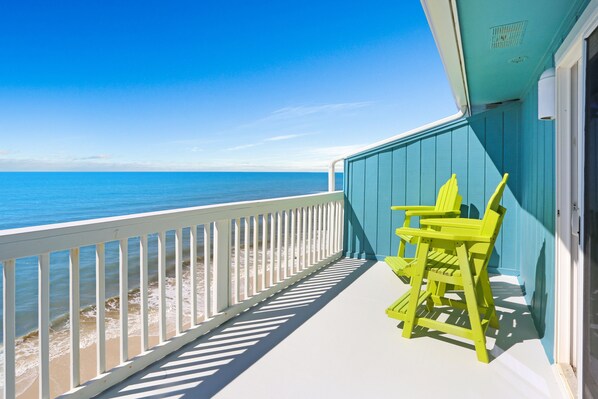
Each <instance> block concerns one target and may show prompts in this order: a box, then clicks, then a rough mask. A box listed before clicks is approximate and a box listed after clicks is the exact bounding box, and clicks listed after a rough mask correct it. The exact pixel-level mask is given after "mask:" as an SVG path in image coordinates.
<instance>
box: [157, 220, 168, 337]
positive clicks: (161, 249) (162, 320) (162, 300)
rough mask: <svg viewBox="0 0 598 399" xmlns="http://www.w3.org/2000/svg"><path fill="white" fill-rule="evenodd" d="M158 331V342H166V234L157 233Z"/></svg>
mask: <svg viewBox="0 0 598 399" xmlns="http://www.w3.org/2000/svg"><path fill="white" fill-rule="evenodd" d="M158 303H159V305H158V309H159V312H160V315H159V318H158V320H159V321H158V330H159V335H160V342H164V341H166V333H167V329H166V312H167V309H166V234H165V233H164V232H163V231H161V232H159V233H158Z"/></svg>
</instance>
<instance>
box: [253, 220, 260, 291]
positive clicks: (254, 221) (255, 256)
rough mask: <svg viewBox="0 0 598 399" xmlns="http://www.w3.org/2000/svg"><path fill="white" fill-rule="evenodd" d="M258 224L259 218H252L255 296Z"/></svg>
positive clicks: (255, 288) (254, 285)
mask: <svg viewBox="0 0 598 399" xmlns="http://www.w3.org/2000/svg"><path fill="white" fill-rule="evenodd" d="M259 229H260V224H259V216H258V215H255V216H253V295H256V294H257V293H258V292H259V291H258V289H257V282H258V266H259V261H258V255H257V249H258V245H259V243H258V240H257V237H258V234H259Z"/></svg>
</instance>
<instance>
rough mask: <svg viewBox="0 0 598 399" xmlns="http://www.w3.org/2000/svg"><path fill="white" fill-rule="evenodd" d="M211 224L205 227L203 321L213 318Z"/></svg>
mask: <svg viewBox="0 0 598 399" xmlns="http://www.w3.org/2000/svg"><path fill="white" fill-rule="evenodd" d="M211 225H212V224H211V223H206V224H204V225H203V284H204V291H203V295H204V297H203V303H204V311H203V313H204V316H203V319H204V320H207V319H209V318H210V316H212V281H211V278H212V273H210V271H211V262H210V258H211V256H210V250H211V248H210V246H211V242H210V239H211V237H210V227H211Z"/></svg>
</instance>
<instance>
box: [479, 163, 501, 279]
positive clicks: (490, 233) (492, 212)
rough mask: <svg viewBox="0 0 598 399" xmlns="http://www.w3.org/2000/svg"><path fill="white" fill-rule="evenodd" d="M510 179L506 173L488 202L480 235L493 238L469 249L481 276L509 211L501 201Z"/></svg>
mask: <svg viewBox="0 0 598 399" xmlns="http://www.w3.org/2000/svg"><path fill="white" fill-rule="evenodd" d="M508 179H509V174H508V173H505V174H504V176H503V178H502V180H501V181H500V183H498V186H497V187H496V190H494V193H493V194H492V196H491V197H490V200H488V205H487V206H486V212H485V213H484V217H483V219H482V224H481V226H480V231H479V234H480V235H481V236H485V237H491V240H490V242H488V243H478V244H474V245H473V246H472V247H470V248H469V253H470V254H471V261H472V265H473V268H474V273H475V274H479V273H480V271H481V270H483V269H484V268H485V267H487V266H488V262H489V261H490V256H491V255H492V250H493V249H494V243H495V242H496V238H497V237H498V233H499V231H500V228H501V226H502V221H503V219H504V217H505V213H506V212H507V209H506V208H504V207H502V206H501V205H500V201H501V200H502V196H503V193H504V191H505V187H506V186H507V180H508Z"/></svg>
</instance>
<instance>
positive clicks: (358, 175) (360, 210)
mask: <svg viewBox="0 0 598 399" xmlns="http://www.w3.org/2000/svg"><path fill="white" fill-rule="evenodd" d="M352 165H353V166H352V168H353V178H352V184H353V189H352V191H351V212H352V215H351V219H350V220H351V226H352V229H353V234H354V241H355V242H354V245H353V253H352V256H355V257H361V256H362V255H363V253H364V240H365V237H364V231H363V221H364V210H365V189H364V187H365V160H363V159H359V160H355V161H353V162H352Z"/></svg>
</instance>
